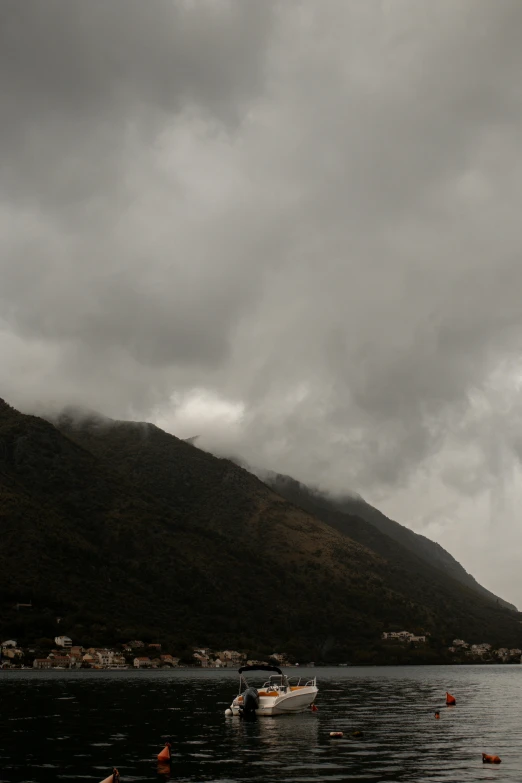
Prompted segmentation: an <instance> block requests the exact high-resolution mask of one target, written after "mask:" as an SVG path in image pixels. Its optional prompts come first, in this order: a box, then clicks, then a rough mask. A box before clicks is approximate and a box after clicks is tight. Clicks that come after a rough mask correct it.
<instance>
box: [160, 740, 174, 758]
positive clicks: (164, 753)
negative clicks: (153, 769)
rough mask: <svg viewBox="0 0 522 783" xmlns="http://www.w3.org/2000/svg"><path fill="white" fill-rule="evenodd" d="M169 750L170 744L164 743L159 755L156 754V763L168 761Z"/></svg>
mask: <svg viewBox="0 0 522 783" xmlns="http://www.w3.org/2000/svg"><path fill="white" fill-rule="evenodd" d="M170 748H171V745H170V742H166V743H165V747H164V748H163V750H162V751H161V753H158V761H170Z"/></svg>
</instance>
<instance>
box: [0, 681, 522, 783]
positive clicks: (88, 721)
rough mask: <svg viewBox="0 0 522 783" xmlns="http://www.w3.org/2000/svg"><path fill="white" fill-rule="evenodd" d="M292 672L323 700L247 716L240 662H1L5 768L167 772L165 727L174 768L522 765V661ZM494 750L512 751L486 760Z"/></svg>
mask: <svg viewBox="0 0 522 783" xmlns="http://www.w3.org/2000/svg"><path fill="white" fill-rule="evenodd" d="M291 673H292V675H295V674H297V673H299V674H301V675H309V676H313V675H314V674H315V675H317V677H318V685H319V689H320V690H319V696H318V699H317V705H318V707H319V710H318V712H315V713H305V714H302V715H296V716H280V717H276V718H264V719H260V720H257V721H256V722H255V723H245V722H243V721H240V720H239V719H237V718H233V719H230V718H226V717H225V715H224V711H225V709H226V707H228V705H229V704H230V701H231V700H232V697H233V696H234V695H235V693H236V691H237V680H238V677H237V673H235V672H233V671H220V670H212V671H200V672H196V671H194V670H188V669H185V670H179V671H174V672H164V671H151V672H134V671H122V672H109V671H93V672H90V671H78V672H67V671H62V672H60V671H55V672H33V671H18V672H8V671H1V672H0V706H1V709H0V782H1V783H33V782H34V783H51V781H53V782H54V781H67V780H74V781H90V783H93V782H95V783H97V781H100V780H102V779H103V778H104V777H106V775H108V774H109V773H110V771H111V769H112V766H113V765H114V766H117V767H118V768H119V770H120V774H121V776H122V783H126V781H156V782H158V781H159V782H161V781H165V780H166V778H167V776H166V775H165V774H164V773H162V772H158V768H157V763H156V755H157V753H158V752H159V751H160V750H161V749H162V747H163V744H164V742H165V740H166V739H167V738H168V737H172V738H173V741H174V751H175V758H174V759H173V762H172V765H171V773H170V775H171V779H172V780H176V781H213V782H215V783H218V782H219V783H229V782H231V781H247V780H248V781H254V782H255V781H258V782H259V783H261V782H262V783H271V781H278V782H279V783H282V782H283V781H287V782H288V783H305V782H309V781H310V782H311V781H342V780H361V781H362V780H365V781H427V780H430V781H459V783H462V782H463V781H482V780H487V781H490V780H496V781H502V782H503V783H504V781H515V780H516V781H520V780H521V779H522V743H521V740H522V730H521V719H522V703H521V696H522V667H521V666H483V667H481V666H469V667H468V666H466V667H456V666H455V667H454V666H448V667H411V668H410V667H400V668H399V667H398V668H360V669H358V668H347V669H342V668H335V669H322V668H317V669H308V670H301V671H300V670H298V669H295V670H292V672H291ZM446 690H449V691H451V692H452V693H454V694H455V696H456V697H457V706H456V707H454V708H446V707H445V706H444V695H445V692H446ZM437 708H440V713H441V716H440V720H435V718H434V712H435V710H436V709H437ZM333 730H340V731H344V732H345V736H344V738H343V739H341V740H333V739H330V737H329V732H330V731H333ZM355 730H360V731H362V732H364V736H363V737H361V738H354V737H353V736H352V732H353V731H355ZM483 751H484V752H486V753H498V755H500V757H501V758H502V764H501V765H500V766H498V767H491V766H488V765H483V764H482V761H481V753H482V752H483Z"/></svg>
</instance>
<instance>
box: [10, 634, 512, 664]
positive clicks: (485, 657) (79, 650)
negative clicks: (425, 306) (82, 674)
mask: <svg viewBox="0 0 522 783" xmlns="http://www.w3.org/2000/svg"><path fill="white" fill-rule="evenodd" d="M428 637H429V634H424V635H419V634H414V633H411V632H410V631H386V632H384V633H383V634H382V637H381V638H382V641H384V642H387V643H392V644H400V645H406V644H407V645H413V646H417V645H423V644H426V643H427V639H428ZM54 643H55V645H56V647H55V648H54V649H51V650H50V651H49V652H48V653H47V655H46V656H45V657H43V656H42V655H38V652H39V651H38V650H37V648H36V647H28V648H23V647H20V646H18V644H17V642H16V640H15V639H7V640H6V641H4V642H2V643H1V644H0V668H1V669H20V668H25V669H27V668H33V669H47V670H49V669H172V668H181V667H187V666H188V667H191V666H192V667H197V668H203V669H223V668H236V669H237V668H239V667H240V666H243V665H245V664H246V665H249V666H251V665H256V664H257V665H259V664H261V665H266V664H275V665H278V666H298V665H299V664H298V663H295V662H294V661H290V660H288V657H287V655H286V654H285V653H276V652H274V653H272V654H271V655H270V656H268V660H254V659H250V658H248V657H247V655H246V654H245V653H242V652H238V651H237V650H219V651H218V650H212V649H210V648H209V647H194V648H193V649H192V657H191V660H189V661H187V660H186V659H185V660H183V661H181V659H180V658H178V657H176V656H174V655H171V654H170V653H167V652H165V651H163V650H162V646H161V644H160V643H159V642H156V643H145V642H143V641H140V640H138V639H134V640H132V641H129V642H127V643H125V644H121V645H117V646H116V647H113V648H108V647H103V648H100V647H83V646H81V645H76V644H74V643H73V640H72V639H70V638H69V637H68V636H57V637H55V639H54ZM447 650H448V653H449V654H450V655H451V656H453V657H454V660H455V662H462V661H463V660H464V661H468V660H469V662H470V663H522V649H519V648H512V649H510V648H507V647H499V648H494V647H493V646H492V645H491V644H489V643H487V642H483V643H480V644H468V642H466V641H465V640H464V639H454V640H453V642H452V644H451V646H449V647H448V648H447ZM303 665H305V666H314V665H315V664H314V663H313V662H304V663H303ZM339 665H340V666H343V665H344V666H346V665H348V664H339Z"/></svg>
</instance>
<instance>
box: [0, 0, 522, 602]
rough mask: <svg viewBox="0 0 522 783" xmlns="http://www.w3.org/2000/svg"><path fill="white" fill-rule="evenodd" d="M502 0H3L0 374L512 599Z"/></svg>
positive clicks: (32, 397)
mask: <svg viewBox="0 0 522 783" xmlns="http://www.w3.org/2000/svg"><path fill="white" fill-rule="evenodd" d="M521 29H522V3H521V2H520V0H495V2H492V1H491V0H459V2H455V0H437V2H429V0H425V2H423V1H422V0H379V1H378V0H364V1H363V0H321V2H319V1H318V0H309V1H308V0H303V1H301V0H281V1H280V2H272V0H263V1H262V2H261V1H259V2H258V1H257V0H256V1H254V0H179V1H176V0H147V2H145V1H144V0H88V2H86V0H24V2H20V0H2V2H1V3H0V107H1V122H0V232H1V250H0V273H1V278H0V280H1V282H0V353H1V359H2V360H1V362H0V382H1V392H0V393H1V394H2V396H4V397H5V398H6V399H7V400H8V401H9V402H11V403H12V404H14V405H16V406H18V407H20V408H22V409H23V410H28V411H34V410H40V409H41V406H42V405H43V406H44V407H49V406H54V407H56V406H58V407H59V406H61V405H63V404H66V403H74V404H82V405H86V406H89V407H91V408H95V409H97V410H99V411H101V412H103V413H105V414H107V415H110V416H115V417H119V418H125V417H135V418H139V419H147V420H151V421H155V422H156V423H158V424H159V425H160V426H163V427H165V428H167V429H169V431H171V432H173V433H175V434H178V435H180V436H181V437H188V436H191V435H200V436H202V443H203V444H206V445H207V447H208V448H212V449H214V450H215V449H219V450H220V451H221V452H224V453H234V454H241V455H243V456H244V457H245V458H246V459H248V460H249V461H251V462H252V463H254V464H256V465H260V466H265V467H269V468H272V469H274V470H279V471H282V472H286V473H289V474H291V475H294V476H295V477H297V478H299V479H301V480H304V481H307V482H314V483H316V484H319V485H321V486H322V487H324V488H327V489H331V490H335V491H340V490H342V491H344V490H348V489H351V490H356V491H359V492H360V493H361V494H362V495H363V496H364V497H365V498H366V499H367V500H369V501H370V502H373V503H374V504H376V505H378V506H379V507H380V508H381V509H382V510H383V511H385V512H386V513H388V514H389V515H391V516H393V517H394V518H395V519H397V520H398V521H400V522H402V523H405V524H407V525H409V526H410V527H412V528H413V529H415V530H417V531H419V532H423V533H424V534H426V535H428V536H430V537H432V538H434V539H435V540H437V541H439V542H440V543H441V544H442V545H443V546H445V547H446V548H447V549H449V550H450V551H451V552H452V554H454V555H455V556H456V557H457V558H458V559H459V560H460V561H461V562H462V563H463V565H464V566H465V567H466V568H467V569H468V570H470V571H471V572H472V573H473V574H474V575H475V576H476V577H477V578H478V579H479V580H480V581H481V582H482V583H483V584H485V585H486V586H487V587H489V588H490V589H492V590H495V591H496V592H498V593H500V594H501V595H502V596H504V597H505V598H507V599H510V600H512V601H514V602H515V603H518V604H519V605H522V578H521V577H520V555H519V553H520V549H521V546H522V527H521V524H520V508H521V507H522V482H521V479H520V474H521V465H520V458H521V456H522V404H521V397H520V388H521V384H522V363H521V360H520V355H521V349H522V231H521V226H522V156H521V149H522V79H521V73H522V47H521V46H520V40H521V39H520V35H521V33H520V31H521Z"/></svg>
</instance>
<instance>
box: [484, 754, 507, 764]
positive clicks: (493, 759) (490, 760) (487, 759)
mask: <svg viewBox="0 0 522 783" xmlns="http://www.w3.org/2000/svg"><path fill="white" fill-rule="evenodd" d="M482 763H483V764H502V759H501V758H499V757H498V756H489V755H488V754H487V753H483V754H482Z"/></svg>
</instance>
